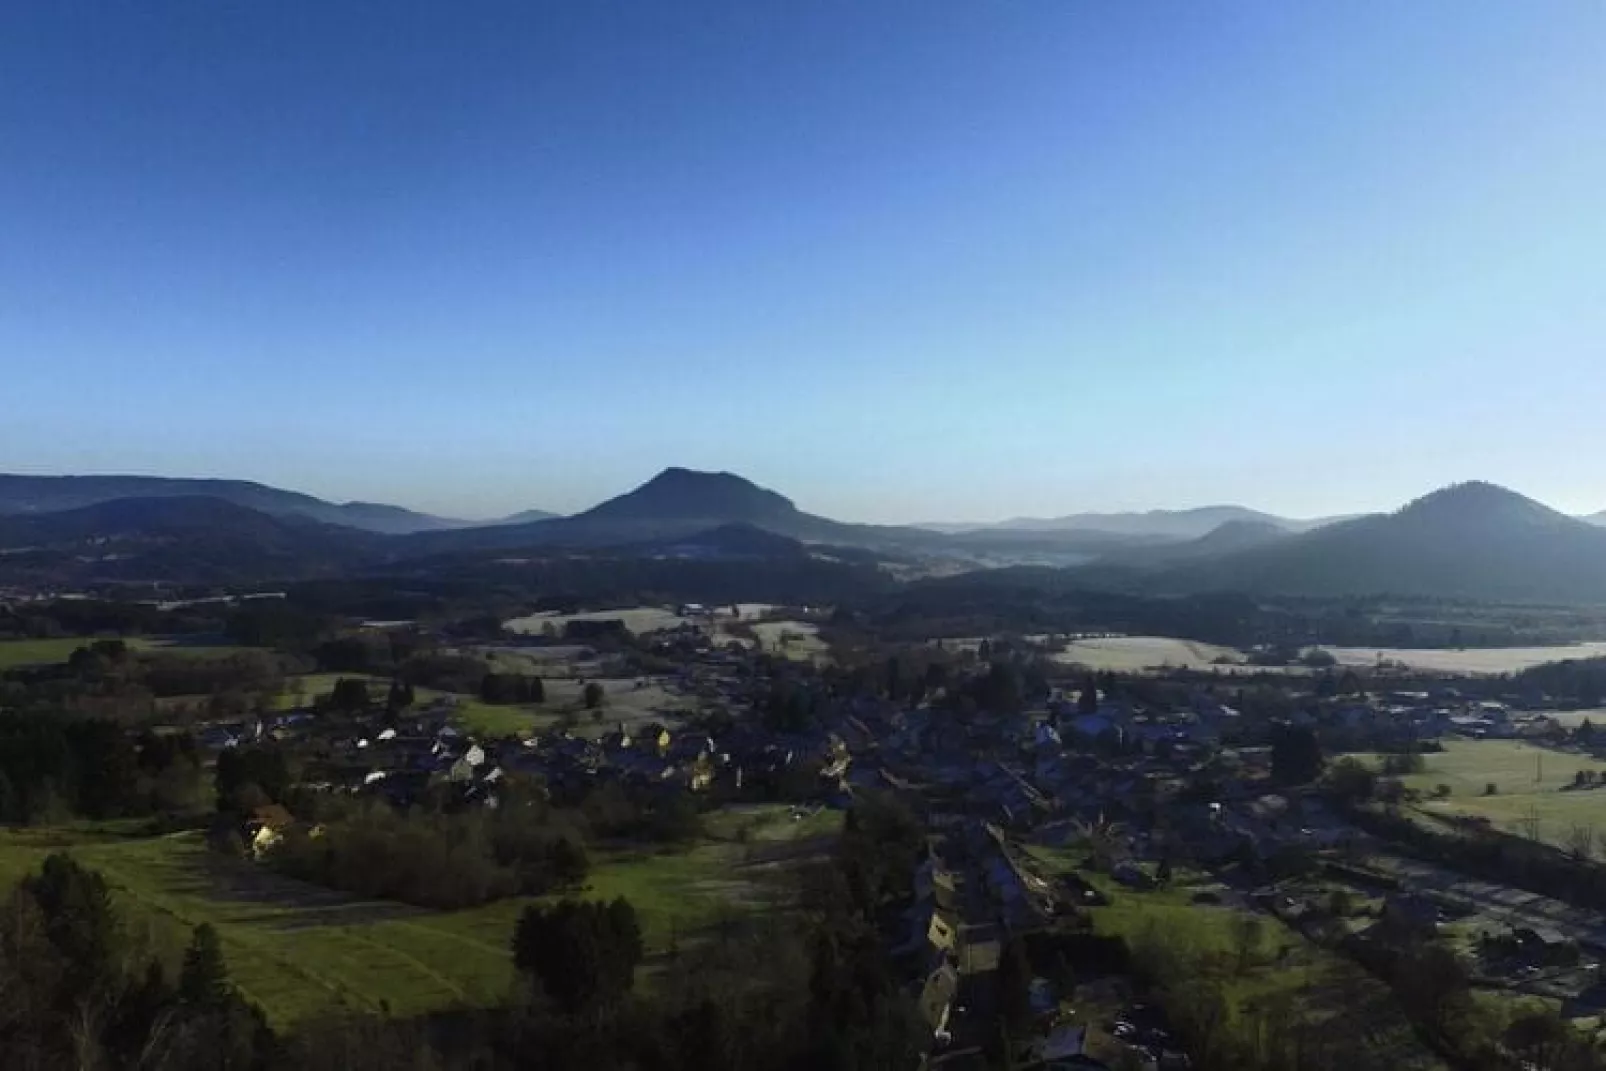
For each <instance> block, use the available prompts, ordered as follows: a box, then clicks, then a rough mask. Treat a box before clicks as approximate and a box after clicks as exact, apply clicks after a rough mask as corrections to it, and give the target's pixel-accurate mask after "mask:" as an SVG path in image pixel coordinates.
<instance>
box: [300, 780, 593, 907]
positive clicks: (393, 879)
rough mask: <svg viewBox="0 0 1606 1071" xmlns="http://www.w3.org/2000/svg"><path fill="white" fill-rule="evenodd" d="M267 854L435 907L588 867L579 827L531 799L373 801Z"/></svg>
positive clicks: (564, 878)
mask: <svg viewBox="0 0 1606 1071" xmlns="http://www.w3.org/2000/svg"><path fill="white" fill-rule="evenodd" d="M268 858H269V860H270V862H271V864H272V865H273V866H274V867H275V868H276V869H278V870H280V871H281V872H283V873H285V874H288V875H290V876H292V877H295V878H299V879H301V880H303V881H310V882H313V883H315V884H319V885H327V886H329V887H331V888H336V889H341V890H344V891H346V892H350V893H354V894H356V895H359V896H370V897H376V898H379V899H386V900H399V901H401V902H402V903H408V904H416V905H418V906H420V907H430V908H437V909H451V908H461V907H472V906H474V905H477V904H484V903H488V902H490V901H492V900H499V899H503V898H505V897H508V896H518V895H526V896H539V895H544V894H546V893H550V892H555V891H558V890H561V889H566V888H571V887H574V886H576V885H578V884H579V883H580V882H582V881H584V880H585V875H586V872H587V870H588V869H589V860H588V859H587V856H586V852H585V845H584V840H583V838H582V837H581V835H580V833H579V831H578V829H577V828H575V827H574V826H573V824H572V823H570V822H569V821H568V820H567V819H566V818H564V817H563V816H561V815H558V814H556V813H554V812H549V811H543V810H542V809H541V808H539V807H537V806H534V805H532V806H528V807H507V808H504V809H499V810H497V811H475V812H469V813H463V814H452V815H444V814H425V813H421V812H413V813H410V814H402V813H400V812H398V811H396V810H394V809H392V808H390V807H389V806H386V805H384V804H381V803H373V804H370V805H369V806H367V807H365V808H363V809H362V810H360V811H359V812H358V813H357V814H356V815H354V816H353V817H351V818H350V819H347V820H345V821H342V822H338V823H333V824H330V825H329V826H327V827H325V828H323V829H321V830H319V831H317V833H316V835H315V834H314V833H313V832H311V831H307V830H300V831H296V832H293V833H291V834H289V835H288V836H286V837H285V838H284V840H283V841H281V842H280V843H279V844H278V845H277V846H276V847H275V848H274V849H273V851H272V852H271V853H270V855H269V857H268Z"/></svg>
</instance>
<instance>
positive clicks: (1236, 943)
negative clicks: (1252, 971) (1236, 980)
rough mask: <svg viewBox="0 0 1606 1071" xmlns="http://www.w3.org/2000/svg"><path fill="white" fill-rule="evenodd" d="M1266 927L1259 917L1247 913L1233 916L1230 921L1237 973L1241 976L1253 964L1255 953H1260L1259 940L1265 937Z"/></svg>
mask: <svg viewBox="0 0 1606 1071" xmlns="http://www.w3.org/2000/svg"><path fill="white" fill-rule="evenodd" d="M1265 933H1266V926H1265V923H1263V922H1262V921H1261V920H1260V916H1259V915H1251V914H1249V913H1247V912H1244V913H1241V914H1238V915H1235V916H1233V920H1232V947H1233V951H1234V952H1236V953H1237V956H1238V973H1240V974H1242V973H1243V972H1244V971H1247V970H1248V969H1249V965H1250V964H1251V963H1252V962H1254V958H1255V953H1256V952H1258V951H1260V942H1261V938H1263V937H1264V936H1265Z"/></svg>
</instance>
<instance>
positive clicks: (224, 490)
mask: <svg viewBox="0 0 1606 1071" xmlns="http://www.w3.org/2000/svg"><path fill="white" fill-rule="evenodd" d="M194 496H202V497H206V498H215V499H220V500H222V501H224V502H231V503H233V504H234V505H237V506H244V507H246V508H247V509H253V510H257V511H258V512H261V513H266V514H269V515H270V516H274V517H306V518H308V519H310V520H314V521H322V522H323V523H325V524H339V525H344V526H346V527H348V528H360V529H363V530H364V531H369V532H382V533H384V534H386V535H407V534H410V533H413V532H431V531H443V530H446V529H452V528H465V527H470V526H472V525H474V524H476V523H486V522H474V521H459V520H453V519H451V518H447V517H434V516H431V515H430V514H427V513H418V512H415V511H414V510H410V509H403V508H402V507H400V506H387V505H383V504H382V503H377V502H341V503H335V502H326V501H324V500H323V499H321V498H314V497H312V496H311V495H304V494H301V493H300V492H297V491H285V490H281V489H280V488H277V487H269V486H267V485H266V484H260V483H253V482H251V481H249V480H209V479H188V478H180V477H170V476H17V475H7V474H4V473H0V515H4V514H37V513H59V512H61V511H63V510H74V509H80V508H82V507H84V506H93V505H97V504H99V503H102V502H113V501H116V500H118V499H126V498H177V497H194ZM553 516H556V514H552V513H546V512H544V511H542V510H527V511H525V512H524V513H520V514H516V515H515V516H513V517H509V518H506V519H505V520H504V521H501V522H494V521H493V522H488V523H493V524H495V523H514V522H523V521H534V520H542V519H546V518H549V517H553Z"/></svg>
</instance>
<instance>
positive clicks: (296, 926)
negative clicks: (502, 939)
mask: <svg viewBox="0 0 1606 1071" xmlns="http://www.w3.org/2000/svg"><path fill="white" fill-rule="evenodd" d="M99 862H100V863H101V864H102V865H103V866H104V868H105V869H106V870H107V871H108V877H114V878H119V879H121V880H120V881H119V883H120V884H123V885H125V886H126V887H127V888H128V891H129V892H131V893H133V894H134V895H136V896H139V897H140V898H142V899H153V898H175V899H186V898H187V899H196V900H202V901H205V902H206V903H207V905H208V906H209V907H211V908H212V910H213V911H214V912H215V913H216V914H217V915H218V916H219V921H223V922H227V923H230V924H247V925H258V926H265V927H268V928H271V929H279V930H300V929H312V928H317V927H322V926H359V925H364V924H367V923H373V922H384V921H386V920H388V919H398V918H411V917H414V916H418V915H424V914H430V913H431V912H428V911H426V910H425V909H423V908H418V907H413V906H411V905H408V904H400V903H395V902H393V901H386V900H365V899H362V898H360V897H356V896H353V895H351V894H349V893H344V892H340V891H339V890H336V889H329V888H325V887H323V886H320V885H313V884H310V883H308V882H304V881H297V880H296V879H294V878H289V877H285V876H284V875H282V874H277V873H275V872H274V871H272V870H270V869H268V868H267V867H266V866H263V865H261V864H258V863H252V862H249V861H247V860H243V859H230V858H227V857H225V856H221V855H218V854H216V853H213V852H209V851H207V850H206V849H205V848H203V847H201V846H200V845H198V844H183V845H175V846H174V847H173V849H172V850H171V851H170V852H167V853H164V854H161V855H152V854H149V853H142V854H141V855H140V856H138V857H124V858H118V857H117V856H114V855H108V856H106V857H105V858H104V859H103V860H100V861H99ZM92 865H94V864H93V863H92ZM136 878H137V879H138V880H130V879H136Z"/></svg>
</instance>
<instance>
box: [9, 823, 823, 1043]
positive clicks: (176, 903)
mask: <svg viewBox="0 0 1606 1071" xmlns="http://www.w3.org/2000/svg"><path fill="white" fill-rule="evenodd" d="M816 828H818V827H816ZM60 850H65V851H68V852H70V853H71V854H72V855H73V856H75V857H76V858H78V859H79V860H80V861H81V862H83V863H84V864H85V865H87V866H91V867H93V868H95V869H97V870H99V871H100V872H101V873H102V874H104V875H105V876H106V879H107V881H108V882H110V883H111V884H112V886H113V887H114V889H115V890H116V894H117V897H118V900H119V902H120V903H121V904H122V905H123V906H124V907H125V909H126V910H127V913H128V916H129V918H130V920H131V922H132V928H133V929H134V930H135V931H136V933H137V934H138V935H140V936H141V937H144V938H148V940H149V941H150V943H151V944H152V945H153V946H154V947H156V948H157V949H159V950H161V951H162V952H163V953H164V954H165V955H166V956H167V957H168V958H170V959H171V958H174V957H176V956H177V955H178V954H179V952H180V950H181V949H182V948H183V945H184V943H185V942H186V941H187V940H188V938H189V933H190V930H191V929H192V928H193V927H194V926H196V925H199V924H200V923H202V922H209V923H211V924H212V925H213V926H215V927H216V928H217V929H218V932H219V935H220V936H221V938H222V941H223V949H224V955H225V957H226V958H227V960H228V963H229V970H230V974H231V976H232V977H233V978H234V980H235V982H236V984H237V985H239V987H240V988H241V990H242V991H243V992H244V993H245V994H246V996H247V997H248V998H250V999H251V1000H252V1001H254V1002H256V1003H257V1004H259V1005H260V1006H261V1007H262V1008H263V1010H264V1011H265V1012H266V1013H267V1014H268V1017H269V1018H270V1020H271V1021H273V1022H274V1023H275V1025H286V1024H290V1023H293V1022H295V1021H296V1020H298V1019H302V1018H305V1017H307V1016H310V1015H314V1014H317V1013H320V1012H324V1011H328V1010H329V1009H331V1008H334V1007H342V1006H345V1007H352V1008H356V1009H366V1010H371V1011H379V1010H383V1009H387V1008H388V1009H389V1010H390V1011H391V1012H392V1013H394V1014H396V1015H411V1014H417V1013H422V1012H427V1011H432V1010H437V1009H441V1008H446V1007H451V1006H454V1005H460V1004H465V1003H469V1004H480V1003H485V1002H488V1001H493V1000H496V999H498V998H500V997H501V996H502V995H503V994H505V992H506V990H507V987H508V985H509V983H510V982H511V980H512V964H511V959H510V956H509V952H508V945H509V942H510V940H511V939H512V933H513V927H514V925H515V922H516V921H517V918H518V915H519V913H520V912H521V911H522V910H523V908H524V906H525V905H526V904H527V903H531V902H534V901H532V900H528V899H514V900H506V901H501V902H498V903H495V904H490V905H487V906H485V907H479V908H472V909H469V910H464V911H451V912H437V911H426V910H422V909H418V908H412V907H408V906H405V905H400V904H394V903H385V902H375V901H361V900H356V899H354V898H351V897H348V896H345V895H344V894H341V893H337V892H333V891H330V890H327V889H322V888H318V887H316V886H310V885H305V884H303V883H300V882H296V881H292V880H290V879H288V878H283V877H280V876H278V875H276V874H274V873H272V872H271V871H268V870H265V869H263V868H261V867H259V866H256V865H254V864H251V863H248V862H244V861H239V860H230V859H223V858H220V857H218V856H216V855H214V854H212V853H210V852H208V851H206V849H205V847H204V846H203V844H202V842H201V839H200V836H199V834H194V833H188V834H177V835H173V836H166V837H155V838H140V839H134V838H127V837H119V836H116V835H112V834H110V833H107V832H105V831H103V830H96V829H93V828H80V829H63V830H43V831H40V830H12V831H6V832H5V833H3V834H0V884H3V885H4V886H5V887H9V886H10V885H12V884H14V883H15V882H16V881H18V880H19V879H20V878H21V877H23V876H24V875H25V874H27V873H30V872H31V871H33V870H34V869H36V868H37V867H38V865H39V863H40V862H41V861H42V860H43V859H44V857H45V856H46V855H47V854H49V853H50V852H52V851H60ZM593 861H594V868H593V871H592V874H591V878H590V880H589V883H588V889H587V891H586V893H585V895H587V896H591V897H598V898H604V899H611V898H613V897H615V896H624V897H625V898H627V899H628V900H630V902H631V903H632V904H633V905H634V906H635V907H636V909H637V912H638V914H639V915H640V918H641V922H642V929H643V934H644V937H645V939H646V943H647V947H648V954H649V963H650V962H651V959H652V957H653V956H654V955H658V954H662V953H664V952H665V951H666V950H668V949H669V948H670V947H671V946H672V945H673V944H677V943H680V944H683V943H684V942H686V941H687V940H689V939H694V937H695V935H696V933H697V932H698V931H699V930H700V929H703V928H705V927H707V926H708V925H709V924H711V923H712V922H714V921H715V920H716V919H717V918H718V917H719V916H720V914H721V913H723V912H727V911H731V910H736V909H738V907H739V905H742V904H746V903H752V902H754V901H755V900H757V899H760V898H761V897H762V896H763V895H764V893H763V891H762V888H761V886H759V885H758V884H757V883H756V882H757V880H758V878H759V876H760V875H758V873H757V872H756V871H755V872H754V873H752V874H749V873H747V872H746V871H744V870H743V868H742V866H741V863H740V855H739V852H738V850H737V849H736V848H735V847H734V846H732V845H728V844H724V843H719V842H717V841H710V842H709V843H706V844H703V845H701V846H699V847H697V848H694V849H692V850H691V851H686V852H672V853H663V854H657V853H648V852H634V853H613V854H608V853H602V852H599V853H597V854H596V856H595V857H594V860H593Z"/></svg>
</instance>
